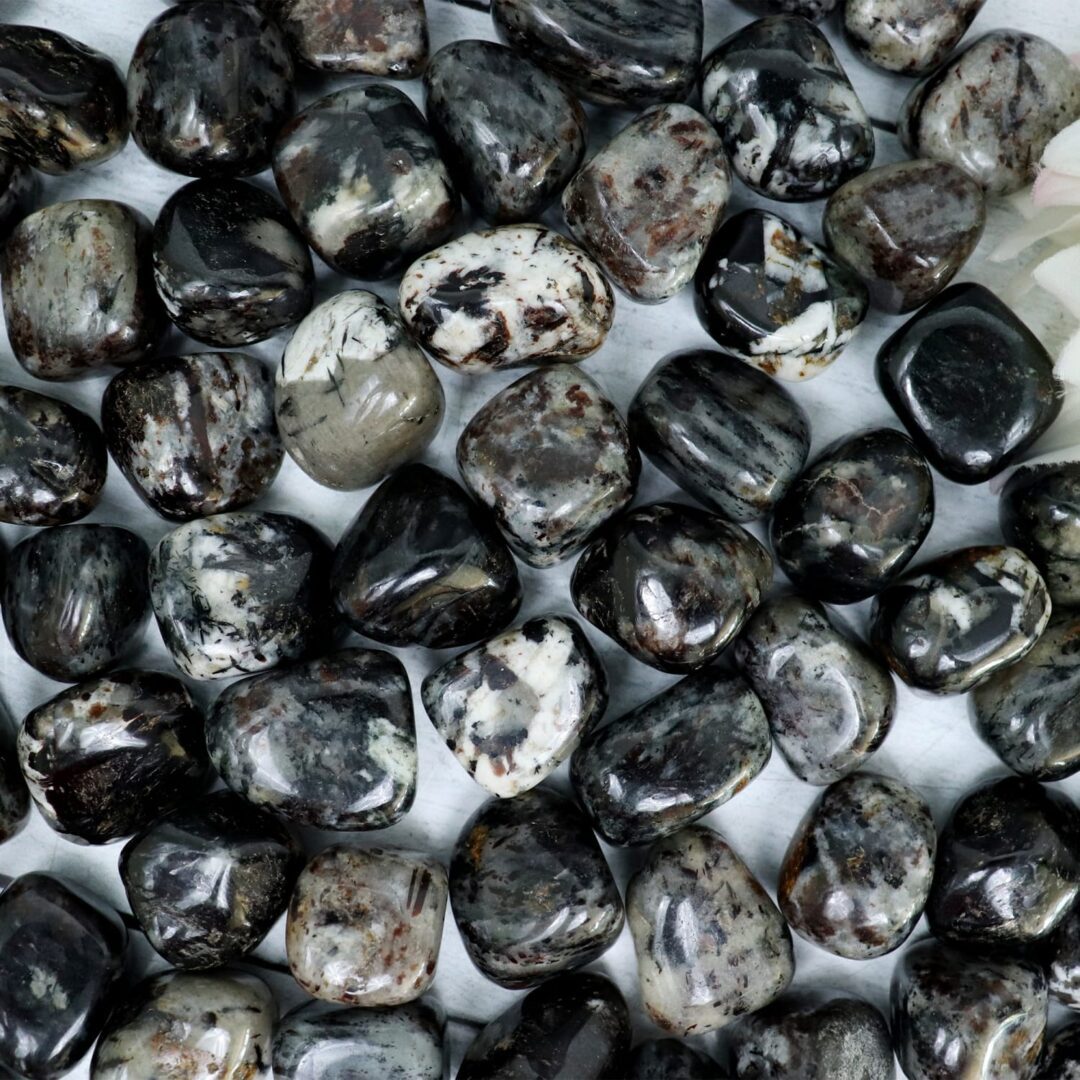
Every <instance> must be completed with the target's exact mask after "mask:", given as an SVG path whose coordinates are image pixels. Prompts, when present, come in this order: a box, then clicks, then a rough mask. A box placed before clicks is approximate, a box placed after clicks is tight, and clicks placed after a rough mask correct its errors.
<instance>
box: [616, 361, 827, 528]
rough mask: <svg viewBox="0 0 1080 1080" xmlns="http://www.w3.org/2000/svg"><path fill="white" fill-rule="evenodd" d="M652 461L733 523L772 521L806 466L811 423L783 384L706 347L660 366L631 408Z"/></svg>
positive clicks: (636, 435) (634, 430) (633, 426)
mask: <svg viewBox="0 0 1080 1080" xmlns="http://www.w3.org/2000/svg"><path fill="white" fill-rule="evenodd" d="M629 423H630V434H631V436H632V438H633V440H634V442H635V443H636V444H637V445H638V446H639V447H640V448H641V450H642V451H644V453H645V454H646V456H647V457H648V458H649V460H650V461H652V462H653V464H654V465H656V466H657V468H659V469H660V470H661V471H662V472H663V473H664V474H665V475H666V476H667V477H668V478H669V479H671V480H673V481H674V482H675V483H676V484H678V485H679V487H681V488H682V489H683V490H684V491H686V492H688V493H689V494H691V495H693V496H694V498H696V499H698V500H699V501H701V502H703V503H704V504H705V505H706V506H708V507H709V508H710V509H713V510H715V511H716V512H717V513H718V514H719V515H720V516H721V517H723V518H725V519H726V520H728V521H735V522H740V523H741V522H746V521H754V520H756V519H757V518H761V517H765V516H766V515H767V514H768V513H769V512H770V511H771V510H772V508H773V507H774V506H775V505H776V503H777V502H778V501H779V500H780V499H781V498H782V497H783V495H784V493H785V492H786V491H787V489H788V488H789V487H790V486H791V485H792V484H793V483H794V481H795V478H796V477H797V476H798V475H799V473H800V472H801V471H802V468H803V466H804V465H805V464H806V457H807V455H808V454H809V452H810V420H809V417H807V415H806V413H805V412H804V411H803V408H802V406H800V405H799V403H798V402H797V401H796V400H795V399H794V398H793V397H792V396H791V394H790V393H789V392H788V391H787V390H785V389H784V387H783V386H782V385H781V384H780V383H778V382H777V381H776V380H774V379H771V378H769V376H768V375H766V374H764V373H763V372H760V371H757V370H755V369H754V368H753V367H750V366H749V365H748V364H744V363H742V362H741V361H739V360H737V359H736V358H735V357H733V356H728V355H726V354H725V353H721V352H712V351H710V350H707V349H693V350H690V351H688V352H682V353H676V354H675V355H674V356H671V357H669V358H668V359H666V360H664V361H663V362H662V363H660V364H659V365H658V366H657V367H656V368H655V369H654V370H653V371H652V372H651V374H649V376H648V377H647V378H646V379H645V381H644V382H643V383H642V384H641V387H640V388H639V389H638V392H637V395H636V396H635V397H634V400H633V402H632V403H631V405H630V412H629Z"/></svg>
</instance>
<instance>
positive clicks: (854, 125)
mask: <svg viewBox="0 0 1080 1080" xmlns="http://www.w3.org/2000/svg"><path fill="white" fill-rule="evenodd" d="M701 100H702V105H703V107H704V111H705V115H706V116H708V118H709V119H710V120H711V121H712V122H713V123H714V124H715V125H716V129H717V131H718V132H719V133H720V138H721V140H722V142H723V144H724V149H725V150H726V151H727V153H728V156H729V157H730V158H731V167H732V169H733V170H734V172H735V175H736V176H738V177H739V179H741V180H742V181H743V183H745V184H746V185H747V186H748V187H750V188H752V189H753V190H754V191H757V192H758V193H760V194H762V195H766V196H768V197H769V198H772V199H781V200H783V201H784V202H802V201H804V200H807V199H818V198H820V197H821V196H823V195H828V194H829V193H830V192H833V191H835V190H836V189H837V188H838V187H839V186H840V185H841V184H843V183H844V182H845V181H846V180H850V179H851V178H852V177H853V176H858V175H859V173H861V172H865V171H866V170H867V169H868V168H870V166H871V164H872V163H873V160H874V129H873V128H872V127H871V126H870V117H869V116H868V115H867V113H866V110H865V109H864V108H863V105H862V102H861V101H859V97H858V95H857V94H856V93H855V88H854V87H853V86H852V85H851V80H850V79H849V78H848V77H847V74H846V73H845V71H844V69H843V67H842V66H841V64H840V61H839V60H838V59H837V57H836V53H835V52H833V49H832V46H831V45H830V44H829V42H828V40H827V39H826V37H825V35H824V34H823V33H822V32H821V31H820V30H818V29H817V27H816V26H813V25H812V24H811V23H809V22H807V21H806V20H805V19H802V18H799V17H798V16H797V15H774V16H771V17H769V18H765V19H759V20H758V21H757V22H753V23H750V24H749V25H748V26H744V27H743V28H742V29H741V30H737V31H736V32H735V33H734V34H732V35H731V37H729V38H727V39H726V40H724V41H722V42H721V43H720V44H719V45H717V47H716V48H715V49H714V50H713V51H712V52H711V53H710V54H709V56H707V57H706V58H705V62H704V64H703V65H702V68H701Z"/></svg>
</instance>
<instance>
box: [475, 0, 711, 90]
mask: <svg viewBox="0 0 1080 1080" xmlns="http://www.w3.org/2000/svg"><path fill="white" fill-rule="evenodd" d="M491 14H492V16H493V17H494V19H495V29H496V30H497V31H498V32H499V34H500V35H501V36H502V37H503V38H504V39H505V40H506V41H507V42H509V44H510V45H511V46H512V47H513V48H515V49H516V50H517V51H518V52H520V53H522V54H523V55H524V56H527V57H528V58H529V59H530V60H533V61H535V62H536V63H537V64H539V65H540V66H541V67H542V68H544V69H545V70H547V71H549V72H550V73H551V74H552V75H554V76H555V77H556V78H558V79H559V80H560V81H562V82H565V83H566V84H567V85H568V86H569V87H570V89H571V90H573V91H574V93H576V94H578V95H579V96H580V97H583V98H586V99H587V100H589V101H595V102H597V103H599V104H601V105H621V106H623V107H625V108H641V107H642V106H644V105H651V104H653V103H654V102H657V101H682V100H683V99H684V98H685V97H686V96H687V95H688V94H689V92H690V90H691V88H692V86H693V83H694V78H695V77H696V75H697V65H698V61H699V60H700V59H701V42H702V37H703V35H704V22H705V20H704V12H703V11H702V4H701V0H623V2H622V3H620V4H618V5H617V6H615V7H613V6H612V5H611V3H610V2H609V0H492V4H491Z"/></svg>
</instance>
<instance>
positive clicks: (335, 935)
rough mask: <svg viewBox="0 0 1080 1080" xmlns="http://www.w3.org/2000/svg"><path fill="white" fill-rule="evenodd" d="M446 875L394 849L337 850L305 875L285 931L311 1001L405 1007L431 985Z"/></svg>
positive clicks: (297, 972) (425, 859)
mask: <svg viewBox="0 0 1080 1080" xmlns="http://www.w3.org/2000/svg"><path fill="white" fill-rule="evenodd" d="M446 888H447V885H446V871H445V870H444V869H443V868H442V866H441V865H440V864H439V863H438V862H436V861H435V860H434V859H432V858H429V857H428V856H427V855H421V854H418V853H412V852H405V851H398V850H391V849H388V848H366V849H362V850H361V849H359V848H349V847H341V846H338V847H331V848H327V849H326V850H325V851H324V852H322V854H320V855H316V856H315V858H314V859H312V860H311V862H309V863H308V865H307V866H306V867H305V868H304V871H303V873H301V875H300V878H299V880H298V881H297V883H296V889H295V891H294V892H293V896H292V901H291V902H290V904H289V920H288V924H287V926H286V930H285V945H286V950H287V953H288V958H289V968H290V969H291V971H292V973H293V977H294V978H295V979H296V981H297V982H298V983H299V984H300V985H301V986H302V987H303V988H304V989H305V990H306V991H307V992H308V993H309V994H311V995H312V997H317V998H321V999H322V1000H324V1001H337V1002H340V1003H341V1004H344V1005H364V1006H369V1005H400V1004H402V1003H404V1002H406V1001H412V1000H413V999H414V998H418V997H419V996H420V995H421V994H422V993H423V992H424V991H425V990H427V988H428V987H429V986H430V985H431V980H432V979H433V978H434V976H435V964H436V962H437V961H438V958H439V944H440V942H441V940H442V929H443V916H444V914H445V912H446Z"/></svg>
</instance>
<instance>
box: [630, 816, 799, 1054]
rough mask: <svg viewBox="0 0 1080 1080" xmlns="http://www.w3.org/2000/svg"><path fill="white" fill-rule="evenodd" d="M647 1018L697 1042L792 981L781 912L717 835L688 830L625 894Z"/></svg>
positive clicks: (653, 854) (668, 840) (662, 849)
mask: <svg viewBox="0 0 1080 1080" xmlns="http://www.w3.org/2000/svg"><path fill="white" fill-rule="evenodd" d="M626 916H627V922H628V923H629V924H630V932H631V934H632V935H633V938H634V949H635V951H636V952H637V960H638V978H639V980H640V983H641V995H642V1000H643V1004H644V1006H645V1011H646V1012H647V1013H648V1015H649V1018H650V1019H651V1020H652V1021H653V1023H655V1024H656V1025H657V1026H658V1027H660V1028H662V1029H663V1030H664V1031H671V1032H674V1033H676V1034H680V1035H700V1034H703V1033H704V1032H707V1031H712V1030H713V1029H715V1028H719V1027H723V1026H724V1025H725V1024H729V1023H730V1022H731V1021H732V1020H734V1019H735V1018H736V1017H737V1016H741V1015H742V1014H743V1013H747V1012H753V1011H754V1010H755V1009H760V1008H762V1007H763V1006H765V1005H767V1004H768V1003H769V1002H770V1001H772V1000H773V999H774V998H775V997H777V996H778V995H779V994H781V993H783V991H784V990H785V989H786V988H787V985H788V984H789V983H790V982H791V979H792V977H793V976H794V974H795V959H794V956H793V953H792V947H791V934H790V933H789V931H788V928H787V924H786V923H785V922H784V920H783V917H782V916H781V915H780V912H779V911H777V910H776V905H775V904H774V903H773V902H772V900H770V899H769V896H768V893H766V892H765V890H764V889H763V888H762V887H761V885H760V884H759V883H758V880H757V878H755V877H754V875H753V874H752V873H751V872H750V870H749V868H748V867H747V866H746V864H745V863H744V862H743V861H742V859H740V858H739V856H738V855H736V854H735V852H734V851H732V849H731V848H730V847H729V846H728V844H727V842H726V841H725V840H724V839H723V837H721V836H720V835H719V834H718V833H715V832H713V831H712V830H711V829H707V828H705V827H704V826H703V825H691V826H689V827H688V828H685V829H683V830H682V831H681V832H677V833H675V834H673V835H672V836H668V837H665V838H664V839H663V840H660V841H659V842H658V843H656V844H655V845H654V846H653V847H652V848H651V849H650V851H649V855H648V858H647V859H646V861H645V863H644V865H643V866H642V867H641V869H640V870H638V872H637V873H636V874H635V875H634V876H633V877H632V878H631V879H630V884H629V885H628V886H627V890H626Z"/></svg>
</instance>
